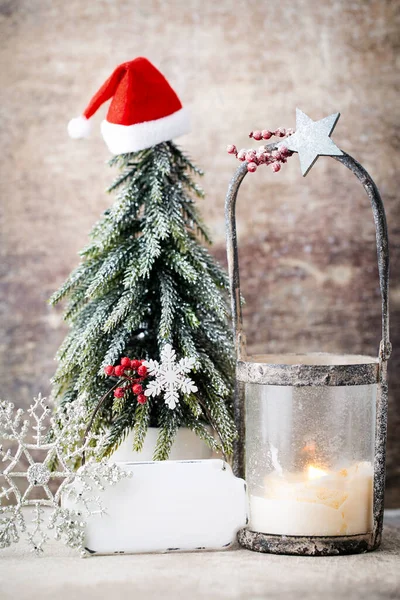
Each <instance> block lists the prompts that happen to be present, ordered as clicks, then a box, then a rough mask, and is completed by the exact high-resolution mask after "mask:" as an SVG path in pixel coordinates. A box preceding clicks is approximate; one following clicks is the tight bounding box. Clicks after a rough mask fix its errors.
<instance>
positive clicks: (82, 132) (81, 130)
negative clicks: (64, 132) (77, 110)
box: [68, 115, 90, 140]
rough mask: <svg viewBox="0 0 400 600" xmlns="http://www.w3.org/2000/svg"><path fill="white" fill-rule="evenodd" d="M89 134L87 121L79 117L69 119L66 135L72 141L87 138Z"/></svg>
mask: <svg viewBox="0 0 400 600" xmlns="http://www.w3.org/2000/svg"><path fill="white" fill-rule="evenodd" d="M89 133H90V123H89V120H88V119H87V118H86V117H84V116H83V115H81V116H80V117H76V118H75V119H71V120H70V122H69V123H68V134H69V137H71V138H72V139H73V140H79V139H80V138H86V137H88V135H89Z"/></svg>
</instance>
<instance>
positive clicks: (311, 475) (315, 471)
mask: <svg viewBox="0 0 400 600" xmlns="http://www.w3.org/2000/svg"><path fill="white" fill-rule="evenodd" d="M307 475H308V479H319V477H324V476H325V475H327V472H326V471H324V470H323V469H320V468H319V467H314V466H313V465H308V467H307Z"/></svg>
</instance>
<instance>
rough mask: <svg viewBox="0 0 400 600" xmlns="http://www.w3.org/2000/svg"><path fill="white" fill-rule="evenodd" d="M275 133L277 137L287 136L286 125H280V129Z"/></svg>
mask: <svg viewBox="0 0 400 600" xmlns="http://www.w3.org/2000/svg"><path fill="white" fill-rule="evenodd" d="M275 135H276V137H285V135H286V129H285V128H284V127H278V129H276V130H275Z"/></svg>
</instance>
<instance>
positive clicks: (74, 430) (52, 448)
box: [0, 395, 129, 554]
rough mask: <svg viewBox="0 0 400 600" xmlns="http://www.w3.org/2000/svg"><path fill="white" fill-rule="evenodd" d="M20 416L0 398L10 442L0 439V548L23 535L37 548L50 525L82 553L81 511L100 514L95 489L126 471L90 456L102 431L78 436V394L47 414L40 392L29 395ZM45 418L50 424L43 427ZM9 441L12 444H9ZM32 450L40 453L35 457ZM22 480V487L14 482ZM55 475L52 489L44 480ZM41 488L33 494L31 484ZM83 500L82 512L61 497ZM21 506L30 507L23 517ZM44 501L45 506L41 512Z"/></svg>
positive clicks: (81, 424) (1, 429)
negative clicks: (40, 496) (80, 463)
mask: <svg viewBox="0 0 400 600" xmlns="http://www.w3.org/2000/svg"><path fill="white" fill-rule="evenodd" d="M27 413H28V415H29V418H28V419H25V420H23V415H24V411H23V410H22V409H19V410H17V411H15V410H14V405H13V404H11V403H10V402H2V401H1V402H0V439H1V440H4V441H5V442H6V443H7V444H10V445H12V446H13V448H12V449H11V448H9V449H8V450H7V451H5V450H4V449H3V447H2V445H0V458H1V459H2V460H1V462H2V463H3V464H5V466H4V467H3V468H0V548H7V547H8V546H11V544H12V543H16V542H18V541H19V540H20V534H21V533H25V537H26V539H27V541H28V543H29V545H30V546H31V549H32V551H34V552H36V553H37V554H39V553H41V552H42V551H43V545H44V544H45V542H46V541H47V540H48V535H47V530H54V534H55V537H56V539H62V540H63V541H64V543H65V544H66V545H67V546H69V547H71V548H76V549H78V550H80V551H81V552H82V553H84V539H85V522H84V517H89V516H92V515H95V514H104V512H105V508H104V506H103V505H102V502H101V500H100V498H99V496H98V495H97V491H101V490H103V489H104V486H105V484H109V485H113V484H114V483H117V482H118V481H120V480H121V479H123V478H124V477H128V476H129V473H127V472H126V471H124V470H123V469H121V468H120V467H118V466H117V465H115V464H109V463H107V462H106V461H105V460H104V461H100V462H98V461H96V454H95V453H94V452H95V451H94V450H93V447H92V446H93V445H97V448H99V450H97V452H100V451H101V447H102V444H103V442H104V441H105V436H103V435H101V434H95V433H89V435H88V436H87V437H86V438H85V439H84V441H83V442H82V432H83V431H85V424H86V422H87V411H86V406H85V402H84V399H83V398H81V399H78V400H77V401H75V402H74V403H71V404H68V405H67V406H65V407H63V408H62V409H61V408H60V409H58V410H57V412H56V413H55V414H54V416H51V415H52V410H51V408H50V407H49V406H48V405H47V402H46V398H42V397H41V396H40V395H39V396H38V397H37V398H35V399H34V401H33V404H32V405H31V406H30V408H29V410H28V411H27ZM47 422H50V425H49V426H48V427H46V424H45V423H47ZM14 447H15V448H14ZM38 455H40V456H41V457H43V455H44V458H43V459H42V460H41V461H40V462H39V459H38ZM85 455H90V456H89V459H88V460H87V461H86V463H85V465H84V466H82V467H80V468H79V469H78V470H76V468H75V467H76V463H77V461H79V460H80V459H82V458H83V457H84V456H85ZM21 480H25V482H26V484H27V486H25V487H26V489H25V491H22V490H21V485H18V482H21ZM52 480H58V481H60V485H59V486H58V488H57V490H54V486H53V485H50V482H51V481H52ZM36 488H41V489H42V490H43V492H44V496H45V498H44V499H40V500H39V499H37V498H35V495H34V494H33V492H34V489H36ZM62 496H63V497H66V498H71V500H72V501H73V502H78V501H79V503H80V504H82V505H83V507H84V511H85V514H84V515H82V514H81V513H80V512H78V511H75V510H71V509H65V508H62V506H61V497H62ZM27 507H31V508H32V509H33V513H32V518H31V521H28V519H27V515H28V513H27V512H26V510H23V509H26V508H27ZM44 507H49V508H50V509H51V510H50V512H49V515H47V516H48V518H47V519H46V518H45V510H44Z"/></svg>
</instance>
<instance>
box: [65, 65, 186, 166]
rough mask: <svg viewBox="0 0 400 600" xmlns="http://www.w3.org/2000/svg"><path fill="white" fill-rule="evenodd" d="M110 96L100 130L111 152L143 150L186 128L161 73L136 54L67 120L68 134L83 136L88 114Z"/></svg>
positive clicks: (183, 112)
mask: <svg viewBox="0 0 400 600" xmlns="http://www.w3.org/2000/svg"><path fill="white" fill-rule="evenodd" d="M110 98H112V101H111V104H110V107H109V109H108V113H107V117H106V119H105V120H104V121H103V122H102V124H101V132H102V135H103V138H104V141H105V142H106V144H107V146H108V148H109V150H110V152H112V153H113V154H125V153H128V152H137V151H139V150H144V149H145V148H150V147H151V146H155V145H156V144H160V143H161V142H166V141H168V140H172V139H173V138H176V137H179V136H181V135H183V134H185V133H187V132H188V131H189V129H190V124H189V117H188V113H187V111H186V109H185V108H183V107H182V104H181V101H180V100H179V98H178V96H177V95H176V93H175V92H174V90H173V89H172V87H171V86H170V85H169V83H168V81H167V80H166V79H165V77H164V75H162V73H160V71H159V70H158V69H156V68H155V67H154V65H152V64H151V62H150V61H148V60H147V58H143V57H139V58H135V60H132V61H130V62H127V63H123V64H122V65H119V66H118V67H117V68H116V69H115V71H114V72H113V74H112V75H111V77H110V78H109V79H107V81H106V82H105V83H104V84H103V86H102V87H101V88H100V89H99V91H98V92H97V93H96V94H95V95H94V96H93V98H92V99H91V101H90V102H89V105H88V106H87V108H86V110H85V111H84V113H83V115H82V116H80V117H77V118H75V119H72V120H71V121H70V122H69V123H68V133H69V135H70V137H71V138H73V139H78V138H83V137H87V136H88V135H89V132H90V122H89V119H90V117H91V116H92V115H94V113H95V112H96V111H97V109H98V108H99V107H100V106H101V105H102V104H103V103H104V102H106V101H107V100H109V99H110Z"/></svg>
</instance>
